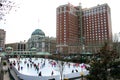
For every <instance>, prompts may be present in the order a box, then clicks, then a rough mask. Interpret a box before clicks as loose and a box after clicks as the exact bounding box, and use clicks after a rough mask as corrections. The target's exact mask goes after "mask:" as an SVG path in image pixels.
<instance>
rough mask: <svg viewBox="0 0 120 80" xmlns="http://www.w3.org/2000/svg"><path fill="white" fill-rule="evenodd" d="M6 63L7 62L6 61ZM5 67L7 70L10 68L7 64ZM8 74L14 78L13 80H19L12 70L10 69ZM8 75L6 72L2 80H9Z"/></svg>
mask: <svg viewBox="0 0 120 80" xmlns="http://www.w3.org/2000/svg"><path fill="white" fill-rule="evenodd" d="M6 62H7V61H6ZM7 66H8V68H10V67H9V63H8V62H7ZM10 73H11V75H12V76H13V78H14V79H15V80H19V79H18V77H17V75H16V74H15V72H14V71H13V69H10ZM9 75H10V74H9V72H8V71H7V72H6V73H4V78H3V80H10V76H9Z"/></svg>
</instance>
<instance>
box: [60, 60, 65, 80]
mask: <svg viewBox="0 0 120 80" xmlns="http://www.w3.org/2000/svg"><path fill="white" fill-rule="evenodd" d="M65 65H66V62H64V61H58V69H59V71H60V78H61V80H63V78H64V77H63V72H64V68H65Z"/></svg>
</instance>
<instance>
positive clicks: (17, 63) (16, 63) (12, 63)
mask: <svg viewBox="0 0 120 80" xmlns="http://www.w3.org/2000/svg"><path fill="white" fill-rule="evenodd" d="M35 60H38V59H37V58H36V59H33V58H25V59H24V60H23V59H22V58H19V59H16V60H13V61H12V60H11V61H10V67H11V68H12V66H17V70H18V71H20V70H23V69H24V66H22V65H20V64H21V63H23V64H24V65H26V66H27V68H32V67H33V68H34V69H35V71H37V73H38V76H42V71H41V69H42V68H44V67H45V66H46V59H44V58H41V59H40V60H39V62H37V63H36V62H35ZM47 60H48V64H50V66H51V67H53V68H54V67H58V65H57V64H58V61H55V60H51V59H47ZM65 64H66V65H67V67H68V68H70V67H71V66H73V67H74V69H72V71H71V73H74V72H79V71H78V69H77V68H78V67H81V68H85V67H86V65H85V64H83V65H80V64H79V63H70V62H65ZM54 73H55V71H54V70H52V71H51V76H52V75H54Z"/></svg>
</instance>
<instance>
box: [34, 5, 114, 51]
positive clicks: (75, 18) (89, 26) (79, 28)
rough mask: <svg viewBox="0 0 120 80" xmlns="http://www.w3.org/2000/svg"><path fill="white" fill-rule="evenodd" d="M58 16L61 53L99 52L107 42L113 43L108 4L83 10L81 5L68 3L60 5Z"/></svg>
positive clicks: (57, 35) (59, 48)
mask: <svg viewBox="0 0 120 80" xmlns="http://www.w3.org/2000/svg"><path fill="white" fill-rule="evenodd" d="M56 14H57V19H56V20H57V23H56V26H57V28H56V39H57V45H56V47H57V50H58V51H59V52H61V53H79V52H81V51H82V50H83V48H84V49H85V50H86V51H88V52H97V51H99V50H100V47H101V46H103V44H104V42H105V41H109V42H110V43H111V42H112V27H111V12H110V7H109V6H108V4H102V5H97V6H93V7H91V8H84V9H82V6H81V4H79V5H78V6H74V5H72V4H70V3H68V4H65V5H60V6H59V7H58V8H57V9H56ZM36 45H37V44H36Z"/></svg>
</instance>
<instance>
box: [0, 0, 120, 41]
mask: <svg viewBox="0 0 120 80" xmlns="http://www.w3.org/2000/svg"><path fill="white" fill-rule="evenodd" d="M16 1H17V3H16V4H19V5H18V6H19V7H20V8H18V9H17V11H16V12H14V11H11V12H10V14H9V15H7V17H6V18H7V21H6V24H3V22H0V28H2V29H4V30H5V31H6V43H13V42H20V41H24V40H26V41H27V40H28V39H29V38H30V37H31V34H32V32H33V31H34V30H35V29H41V30H42V31H43V32H44V33H45V35H46V36H49V37H56V8H57V7H58V6H60V5H64V4H67V3H68V2H69V3H71V4H73V5H74V6H78V5H79V3H80V2H81V3H82V7H83V8H90V7H93V6H96V5H97V4H104V3H107V4H108V5H109V6H110V8H111V19H112V29H113V33H118V32H120V30H119V29H120V28H119V27H120V24H119V18H120V9H119V7H120V4H119V2H120V1H119V0H16Z"/></svg>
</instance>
